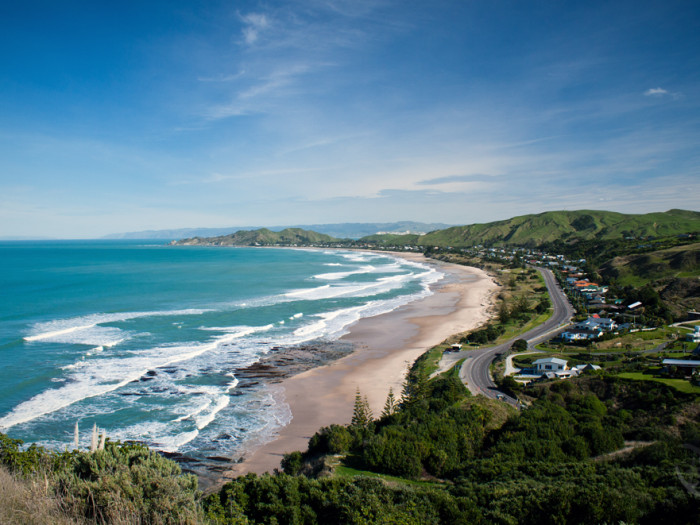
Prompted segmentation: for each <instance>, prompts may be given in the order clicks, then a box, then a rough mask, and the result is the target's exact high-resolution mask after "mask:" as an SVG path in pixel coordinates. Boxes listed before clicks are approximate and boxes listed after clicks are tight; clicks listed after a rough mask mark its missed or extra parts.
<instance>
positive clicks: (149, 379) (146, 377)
mask: <svg viewBox="0 0 700 525" xmlns="http://www.w3.org/2000/svg"><path fill="white" fill-rule="evenodd" d="M152 380H153V376H144V377H142V378H141V379H139V381H152Z"/></svg>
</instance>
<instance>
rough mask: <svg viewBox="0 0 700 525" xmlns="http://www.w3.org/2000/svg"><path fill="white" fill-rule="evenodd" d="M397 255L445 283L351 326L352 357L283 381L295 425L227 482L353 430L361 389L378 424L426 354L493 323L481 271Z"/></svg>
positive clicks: (488, 287)
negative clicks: (326, 431)
mask: <svg viewBox="0 0 700 525" xmlns="http://www.w3.org/2000/svg"><path fill="white" fill-rule="evenodd" d="M393 255H395V256H397V257H402V258H404V259H407V260H410V261H414V262H421V263H427V264H431V265H437V266H439V268H440V270H441V271H442V272H443V273H445V278H444V279H443V280H441V281H440V282H438V283H436V284H434V285H432V288H433V291H434V293H433V294H432V295H430V296H428V297H426V298H424V299H420V300H417V301H414V302H412V303H409V304H407V305H404V306H402V307H400V308H397V309H396V310H393V311H391V312H389V313H386V314H382V315H377V316H374V317H368V318H363V319H361V320H360V321H358V322H356V323H355V324H354V325H352V326H351V327H350V328H349V333H348V334H346V335H345V336H343V337H342V339H341V340H342V341H346V342H349V343H352V344H353V345H354V346H355V349H354V351H353V352H352V353H351V354H350V355H347V356H346V357H343V358H341V359H338V360H336V361H333V362H331V363H329V364H327V365H324V366H321V367H318V368H313V369H311V370H307V371H306V372H303V373H300V374H298V375H294V376H292V377H289V378H287V379H285V380H284V381H283V382H282V383H281V384H280V385H279V387H280V390H279V395H280V396H281V397H283V399H284V401H285V402H286V403H287V404H288V405H289V408H290V410H291V413H292V420H291V423H289V424H288V425H287V426H285V427H283V428H281V429H280V430H279V433H278V435H277V436H276V437H275V438H274V439H273V440H272V441H270V442H268V443H266V444H264V445H262V446H261V447H259V448H257V449H256V450H254V451H252V452H250V453H249V454H248V455H247V456H246V457H245V458H244V459H243V461H242V462H240V463H238V464H236V465H234V466H233V467H232V468H231V469H230V470H228V471H226V472H225V473H224V474H223V477H224V478H225V479H230V478H233V477H237V476H240V475H244V474H247V473H250V472H253V473H256V474H262V473H264V472H272V471H273V470H274V469H276V468H280V461H281V460H282V457H283V455H284V454H285V453H289V452H293V451H295V450H301V451H303V450H306V447H307V444H308V440H309V439H310V438H311V436H313V434H314V433H315V432H317V431H318V430H319V429H320V428H321V427H324V426H328V425H331V424H334V423H336V424H347V423H349V422H350V420H351V418H352V411H353V404H354V399H355V395H356V392H357V390H359V391H360V393H361V395H362V396H363V397H364V396H366V397H367V400H368V402H369V405H370V407H371V409H372V411H373V413H374V415H375V417H377V416H378V415H379V414H380V413H381V411H382V408H383V406H384V403H385V401H386V397H387V394H388V393H389V389H390V388H391V389H393V391H394V394H395V395H396V396H397V397H399V396H400V395H401V389H402V383H403V380H404V377H405V375H406V370H407V368H408V367H409V366H410V365H411V364H412V363H413V362H414V361H415V360H416V359H417V358H418V357H419V356H420V355H421V354H423V353H424V352H425V351H426V350H428V349H430V348H431V347H433V346H435V345H437V344H439V343H440V342H442V341H444V340H445V339H446V338H448V337H449V336H450V335H453V334H456V333H459V332H463V331H466V330H469V329H472V328H475V327H477V326H479V325H481V324H482V323H484V322H485V321H486V320H487V319H488V318H489V316H490V309H491V308H490V307H491V305H492V296H493V294H494V291H495V289H496V284H495V283H494V281H493V279H492V278H491V277H490V276H489V275H488V274H486V272H484V271H483V270H480V269H477V268H471V267H466V266H461V265H456V264H450V263H443V262H440V261H434V260H431V259H426V258H425V257H424V256H423V255H422V254H411V253H404V252H401V253H394V254H393Z"/></svg>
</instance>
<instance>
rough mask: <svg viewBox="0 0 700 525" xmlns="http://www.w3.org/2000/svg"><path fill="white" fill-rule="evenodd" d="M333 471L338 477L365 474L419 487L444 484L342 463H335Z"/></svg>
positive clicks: (441, 485)
mask: <svg viewBox="0 0 700 525" xmlns="http://www.w3.org/2000/svg"><path fill="white" fill-rule="evenodd" d="M333 472H334V473H335V475H336V476H339V477H345V478H348V477H355V476H365V477H369V478H379V479H382V480H384V481H387V482H389V483H400V484H402V485H418V486H421V487H444V484H442V483H436V482H433V481H418V480H413V479H405V478H399V477H397V476H390V475H388V474H377V473H376V472H372V471H370V470H359V469H356V468H352V467H348V466H346V465H343V464H342V463H341V464H340V465H337V466H336V467H334V468H333Z"/></svg>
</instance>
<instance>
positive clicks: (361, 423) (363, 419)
mask: <svg viewBox="0 0 700 525" xmlns="http://www.w3.org/2000/svg"><path fill="white" fill-rule="evenodd" d="M371 421H372V410H371V409H370V408H369V402H368V401H367V396H365V397H364V398H363V397H362V395H360V389H359V388H358V389H357V391H356V392H355V406H354V407H353V410H352V420H351V422H350V424H351V425H352V426H354V427H361V428H366V427H367V425H369V424H370V423H371Z"/></svg>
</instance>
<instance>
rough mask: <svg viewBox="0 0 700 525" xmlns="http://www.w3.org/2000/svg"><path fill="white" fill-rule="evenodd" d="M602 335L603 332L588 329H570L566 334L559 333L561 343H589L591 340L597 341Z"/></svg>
mask: <svg viewBox="0 0 700 525" xmlns="http://www.w3.org/2000/svg"><path fill="white" fill-rule="evenodd" d="M602 335H603V331H602V330H600V329H598V330H595V329H590V328H572V329H571V330H567V331H566V332H562V333H561V336H560V337H561V338H562V341H566V342H572V341H589V340H591V339H598V338H599V337H601V336H602Z"/></svg>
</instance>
